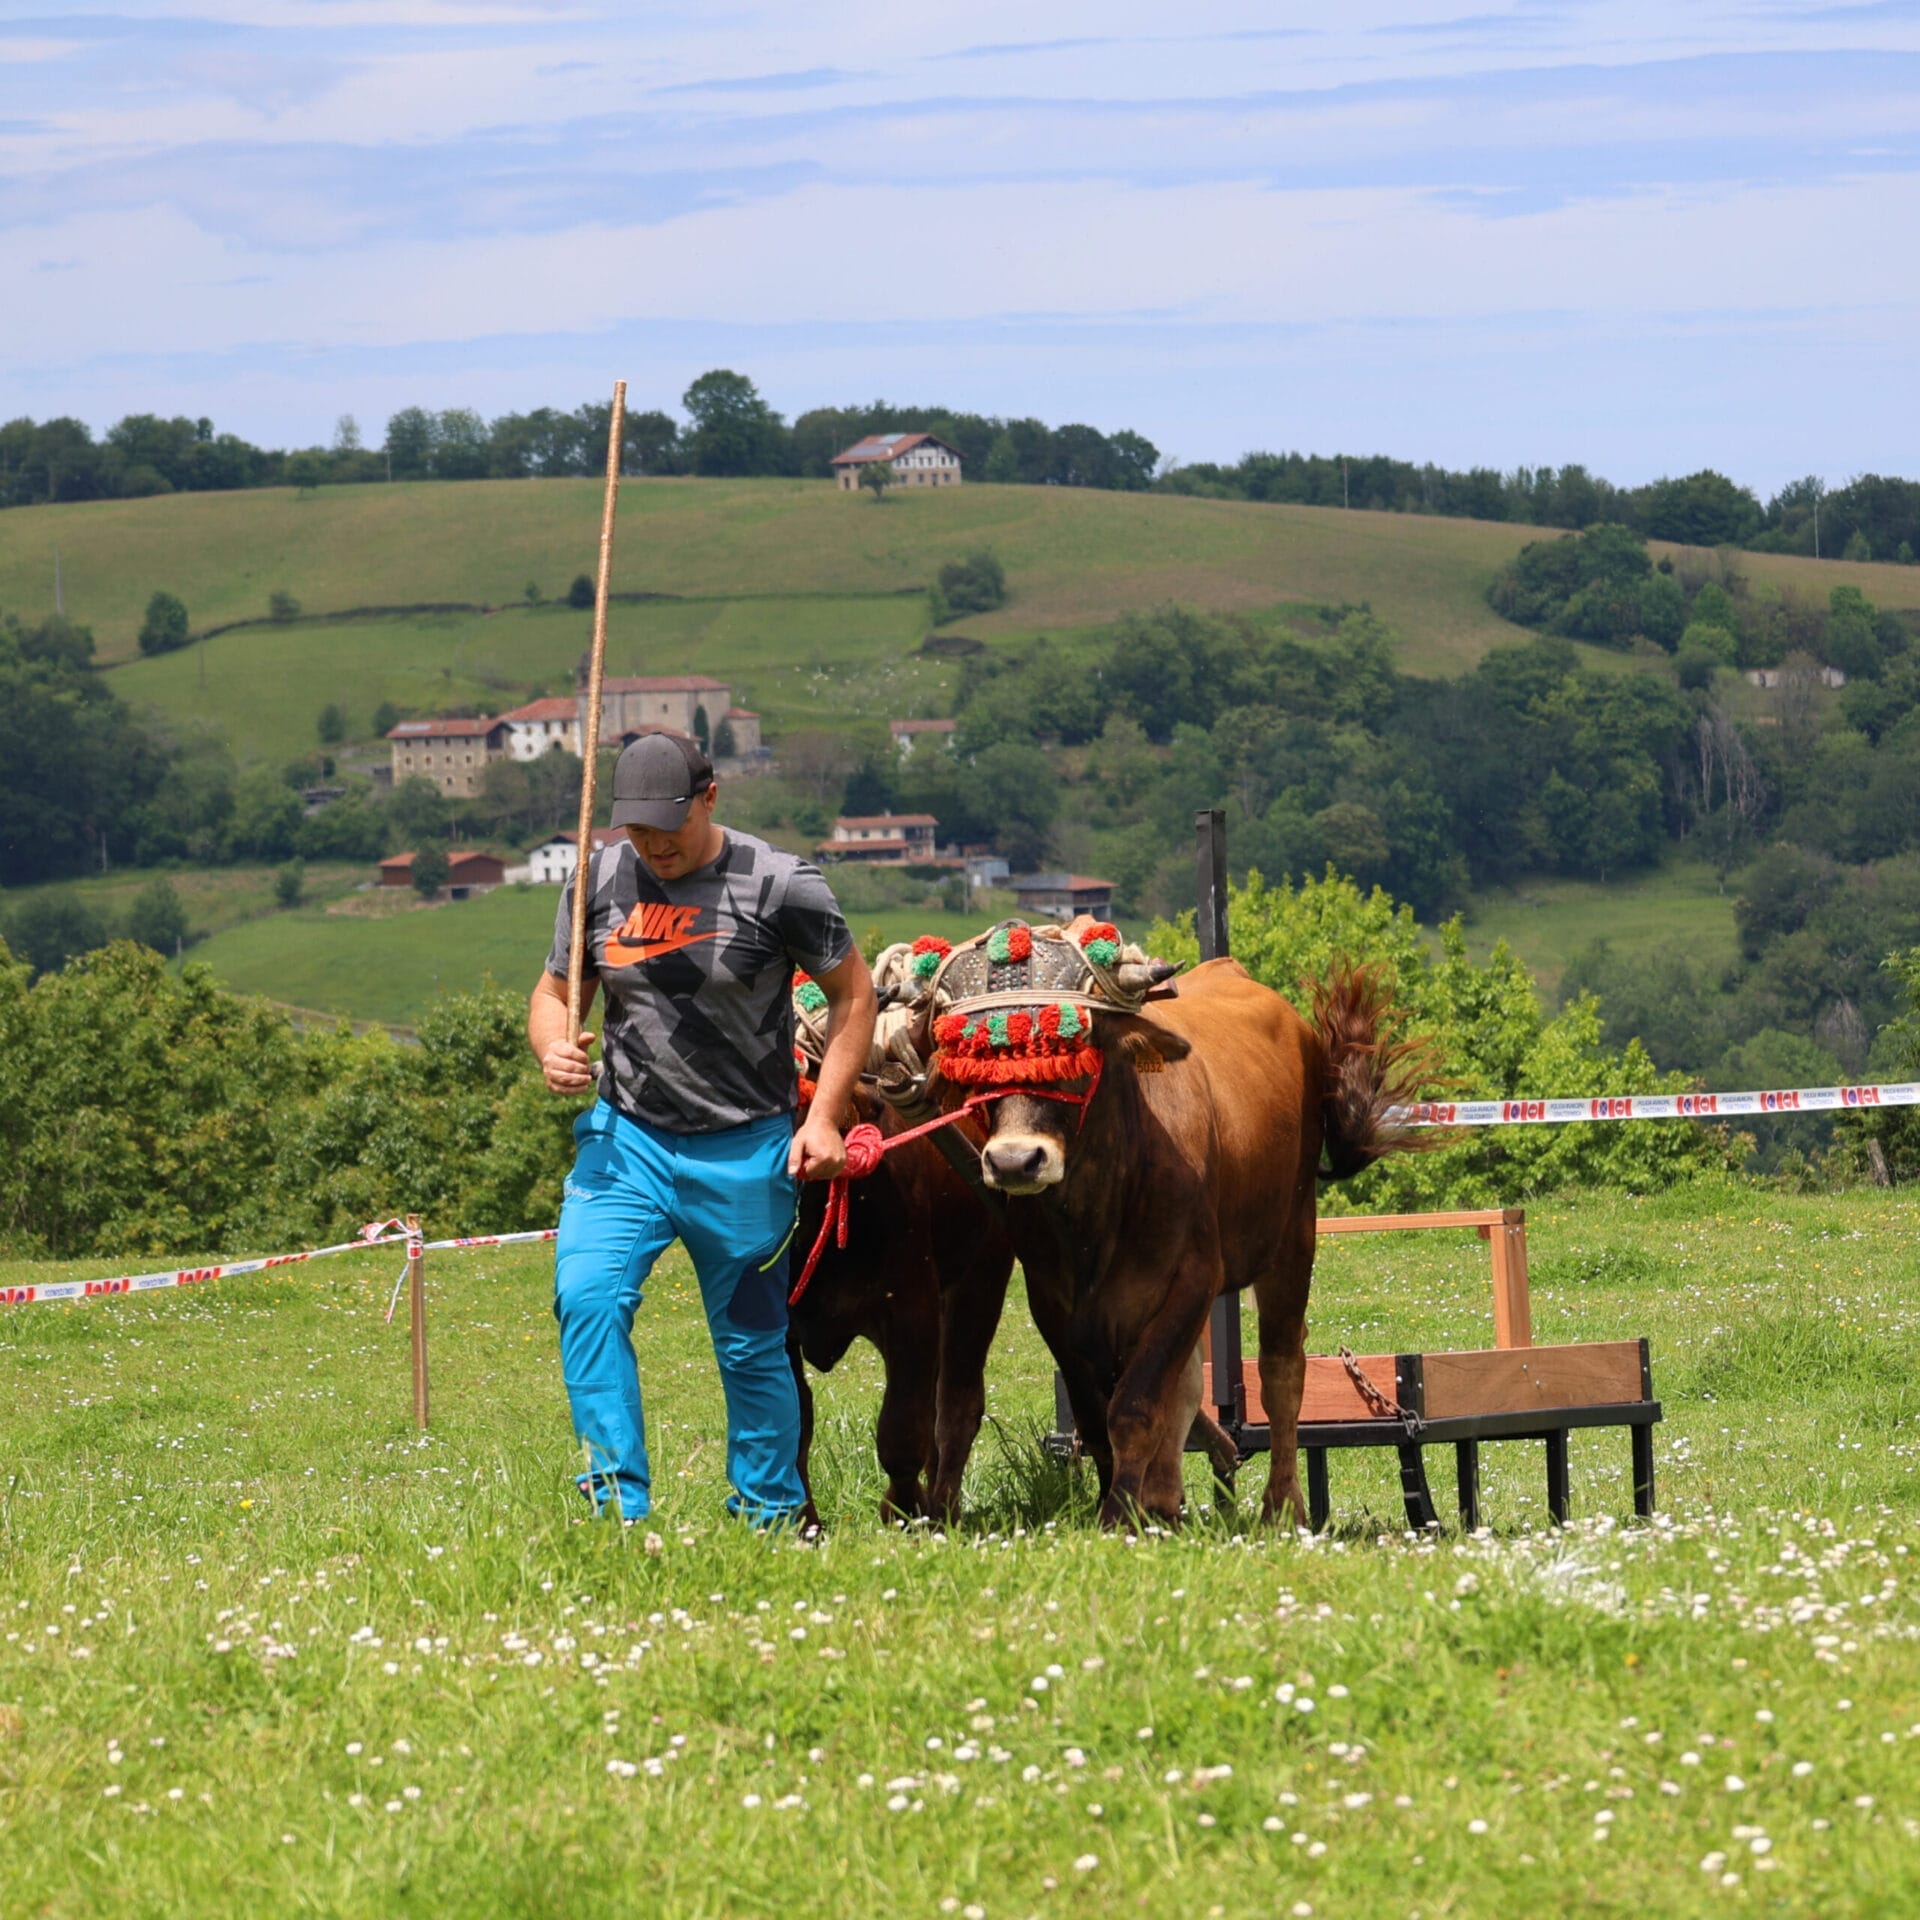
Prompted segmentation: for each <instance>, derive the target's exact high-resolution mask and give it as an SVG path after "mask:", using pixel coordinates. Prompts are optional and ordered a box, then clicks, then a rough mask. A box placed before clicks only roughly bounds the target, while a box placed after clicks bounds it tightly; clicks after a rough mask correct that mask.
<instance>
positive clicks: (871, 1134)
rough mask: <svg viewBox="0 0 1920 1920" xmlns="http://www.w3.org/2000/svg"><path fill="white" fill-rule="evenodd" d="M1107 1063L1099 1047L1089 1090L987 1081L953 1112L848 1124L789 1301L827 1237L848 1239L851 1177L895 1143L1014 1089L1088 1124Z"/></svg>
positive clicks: (808, 1280)
mask: <svg viewBox="0 0 1920 1920" xmlns="http://www.w3.org/2000/svg"><path fill="white" fill-rule="evenodd" d="M1105 1064H1106V1062H1105V1059H1104V1057H1103V1056H1102V1055H1100V1054H1098V1053H1096V1054H1095V1055H1094V1060H1093V1067H1092V1070H1091V1071H1090V1073H1089V1075H1088V1078H1087V1090H1086V1092H1085V1093H1060V1092H1058V1091H1056V1090H1055V1089H1054V1088H1052V1087H987V1088H983V1089H982V1090H981V1091H980V1092H978V1093H970V1094H968V1095H967V1097H966V1098H965V1099H964V1100H963V1101H961V1103H960V1104H959V1105H958V1106H957V1107H955V1108H954V1109H953V1111H952V1112H951V1113H942V1114H938V1115H936V1116H935V1117H934V1118H933V1119H931V1120H925V1121H922V1122H921V1124H920V1125H919V1126H917V1127H908V1128H906V1129H905V1130H904V1131H902V1132H900V1133H895V1134H884V1133H882V1132H881V1131H880V1129H879V1128H878V1127H876V1126H875V1125H874V1124H873V1123H872V1122H871V1121H868V1120H862V1121H861V1122H860V1123H859V1124H858V1125H857V1126H853V1127H849V1128H848V1129H847V1136H846V1145H847V1164H846V1169H845V1171H844V1172H841V1173H836V1174H835V1175H834V1176H833V1178H832V1180H831V1181H829V1182H828V1184H827V1210H826V1212H825V1213H824V1214H823V1215H822V1216H821V1219H820V1231H819V1233H818V1235H816V1236H815V1239H814V1242H813V1250H812V1252H810V1253H809V1254H808V1255H807V1263H806V1265H805V1266H804V1267H802V1268H801V1269H800V1278H799V1279H798V1280H796V1281H795V1282H794V1287H793V1291H792V1292H791V1293H790V1294H788V1295H787V1305H788V1306H790V1307H797V1306H798V1305H799V1304H800V1296H801V1295H802V1294H803V1293H805V1292H806V1290H807V1288H808V1287H809V1286H810V1285H811V1284H812V1281H813V1274H814V1269H815V1268H816V1267H818V1266H819V1264H820V1258H821V1255H823V1254H824V1253H825V1252H826V1250H827V1241H828V1240H829V1239H831V1240H832V1241H833V1243H834V1245H835V1246H838V1247H844V1246H845V1245H846V1244H847V1226H848V1216H849V1214H850V1212H851V1210H852V1205H853V1195H852V1192H851V1184H852V1182H854V1181H855V1180H864V1179H866V1178H867V1177H868V1175H869V1174H872V1173H876V1172H878V1171H879V1167H880V1162H881V1161H882V1160H883V1159H884V1158H885V1157H886V1156H887V1155H888V1154H890V1153H891V1152H893V1150H894V1149H895V1148H896V1147H904V1146H905V1145H906V1144H907V1142H908V1141H910V1140H919V1139H923V1138H924V1137H925V1136H926V1135H927V1134H930V1133H938V1132H939V1131H940V1129H941V1128H942V1127H950V1126H952V1125H953V1124H954V1123H955V1122H956V1121H959V1120H964V1119H965V1118H966V1117H967V1115H968V1114H970V1113H972V1112H973V1111H974V1109H975V1108H976V1107H985V1106H991V1105H992V1104H993V1102H994V1101H996V1100H1006V1099H1009V1098H1011V1097H1012V1096H1013V1095H1014V1094H1021V1095H1024V1096H1025V1097H1026V1098H1027V1099H1029V1100H1057V1101H1059V1102H1060V1104H1061V1105H1062V1106H1068V1107H1078V1108H1079V1109H1080V1119H1079V1125H1080V1126H1083V1127H1084V1126H1085V1125H1086V1124H1087V1108H1088V1107H1090V1106H1091V1105H1092V1104H1093V1096H1094V1095H1095V1094H1096V1093H1098V1092H1099V1091H1100V1073H1101V1069H1102V1068H1103V1067H1104V1066H1105Z"/></svg>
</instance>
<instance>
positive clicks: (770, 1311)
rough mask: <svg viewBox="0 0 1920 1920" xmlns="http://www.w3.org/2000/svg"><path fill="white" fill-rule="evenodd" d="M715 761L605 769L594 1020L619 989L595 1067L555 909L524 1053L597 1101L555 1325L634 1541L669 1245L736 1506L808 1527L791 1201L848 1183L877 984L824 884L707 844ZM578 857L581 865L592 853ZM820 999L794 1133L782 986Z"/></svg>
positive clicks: (564, 1223) (581, 1140)
mask: <svg viewBox="0 0 1920 1920" xmlns="http://www.w3.org/2000/svg"><path fill="white" fill-rule="evenodd" d="M718 795H719V789H718V788H717V787H716V786H715V784H714V779H713V765H712V762H711V761H709V760H708V758H707V756H706V755H705V753H703V752H702V751H701V750H700V748H699V747H698V746H696V745H695V744H694V743H693V742H692V741H690V740H683V739H681V738H679V737H678V736H676V735H674V734H667V733H655V734H647V735H644V736H643V737H642V738H640V739H638V740H636V741H635V742H634V743H633V744H632V745H631V746H630V747H628V748H627V749H626V751H625V752H624V753H622V754H621V756H620V758H619V761H618V763H617V764H616V765H615V767H614V771H613V824H614V825H615V826H616V827H624V828H625V829H626V836H625V839H624V841H622V842H620V843H618V844H614V845H609V846H608V847H606V848H604V849H602V850H601V852H600V853H599V854H597V855H595V856H594V857H593V859H592V862H591V868H590V876H591V877H590V879H589V882H588V884H589V885H590V886H591V888H592V895H591V900H590V905H589V908H588V921H587V956H588V959H587V975H586V989H585V993H584V995H583V1002H584V1004H583V1006H582V1016H583V1017H584V1014H585V1009H586V1006H589V1005H591V1004H592V998H593V992H594V988H595V987H596V986H597V985H602V986H604V987H605V988H606V994H607V1005H606V1018H605V1020H604V1022H603V1023H602V1025H603V1037H602V1045H601V1063H600V1068H599V1072H598V1075H597V1076H596V1074H595V1071H594V1068H593V1066H592V1063H591V1062H590V1061H589V1060H588V1058H587V1054H586V1047H587V1044H588V1043H589V1042H590V1041H591V1040H592V1038H593V1035H592V1034H590V1033H583V1034H581V1035H580V1037H579V1040H578V1041H577V1042H576V1041H575V1039H574V1038H573V1036H572V1035H571V1034H570V1033H569V1032H568V1031H567V1026H568V1022H567V984H566V976H567V956H568V951H569V948H570V945H571V941H572V922H573V905H572V903H573V887H574V885H576V884H578V882H579V877H580V869H579V868H578V867H576V869H575V873H574V879H573V881H572V882H570V883H569V884H568V886H567V887H566V889H565V890H564V892H563V895H562V898H561V902H560V914H559V918H558V920H557V922H556V923H555V927H554V935H553V947H552V950H551V951H550V952H549V953H548V955H547V965H546V971H545V972H544V973H543V974H542V975H541V978H540V982H539V984H538V985H537V986H536V987H535V988H534V990H533V998H532V1002H531V1004H530V1006H529V1007H528V1010H527V1038H528V1041H529V1042H530V1043H531V1045H532V1047H533V1051H534V1055H535V1057H536V1058H537V1059H538V1060H539V1062H540V1066H541V1070H542V1072H543V1073H544V1074H545V1076H546V1081H547V1085H548V1086H549V1087H550V1088H552V1090H553V1091H554V1092H555V1093H561V1094H577V1093H583V1092H585V1091H586V1090H587V1089H588V1088H589V1087H590V1086H594V1085H595V1084H596V1078H597V1091H598V1098H597V1099H596V1100H595V1101H594V1104H593V1106H592V1107H591V1108H589V1109H588V1111H586V1112H585V1113H583V1114H582V1115H581V1116H580V1117H579V1119H578V1120H576V1121H575V1122H574V1125H573V1137H574V1140H575V1142H576V1143H577V1146H578V1155H577V1157H576V1159H575V1161H574V1165H573V1172H572V1173H571V1174H570V1175H569V1176H568V1179H567V1185H566V1200H565V1204H564V1205H563V1206H562V1208H561V1212H560V1237H559V1244H558V1247H557V1249H556V1259H555V1274H554V1309H553V1310H554V1316H555V1318H556V1319H557V1320H558V1321H559V1323H560V1364H561V1371H562V1373H563V1375H564V1376H565V1379H566V1385H567V1397H568V1399H569V1401H570V1402H571V1405H572V1409H573V1425H574V1431H575V1432H576V1433H577V1434H578V1435H579V1437H580V1439H581V1440H582V1441H583V1442H584V1443H585V1445H586V1449H587V1455H586V1471H585V1472H584V1473H583V1474H582V1475H581V1476H580V1489H581V1491H582V1492H583V1493H584V1494H586V1496H587V1498H588V1499H589V1500H590V1501H591V1502H592V1503H593V1507H594V1510H595V1512H596V1513H598V1512H600V1511H602V1510H604V1509H607V1508H609V1507H611V1508H612V1509H614V1510H615V1511H617V1512H618V1513H619V1514H620V1516H621V1517H622V1518H623V1519H625V1520H628V1521H633V1520H637V1519H639V1518H640V1517H641V1516H642V1515H644V1514H645V1513H646V1512H647V1510H648V1507H649V1505H650V1503H651V1495H650V1487H649V1475H648V1468H647V1446H646V1435H645V1430H644V1427H643V1424H642V1413H641V1399H640V1379H639V1372H638V1368H637V1365H636V1363H635V1359H634V1351H633V1318H634V1313H635V1311H636V1309H637V1308H638V1307H639V1305H640V1296H641V1290H642V1288H643V1287H644V1285H645V1284H646V1279H647V1275H648V1274H649V1273H650V1272H651V1271H652V1268H653V1264H654V1262H655V1261H656V1260H657V1259H658V1258H659V1257H660V1255H661V1254H662V1253H663V1252H664V1251H665V1250H666V1248H667V1246H668V1245H669V1243H670V1242H672V1241H673V1240H675V1239H678V1240H680V1241H682V1242H683V1243H684V1244H685V1246H686V1248H687V1251H688V1252H689V1253H690V1254H691V1255H692V1256H693V1265H694V1271H695V1273H696V1274H697V1275H698V1276H699V1282H700V1297H701V1301H702V1303H703V1304H704V1306H705V1308H706V1313H707V1324H708V1326H709V1328H710V1329H711V1330H712V1333H713V1345H714V1353H715V1355H716V1357H717V1358H718V1360H719V1363H720V1379H721V1383H722V1385H723V1386H724V1387H725V1389H726V1398H727V1477H728V1479H729V1480H730V1481H731V1482H732V1485H733V1493H732V1495H731V1497H730V1498H729V1499H728V1502H727V1505H728V1507H729V1508H730V1509H731V1510H732V1511H733V1512H735V1513H738V1514H743V1515H745V1516H746V1517H747V1518H748V1519H749V1520H751V1521H752V1522H753V1523H754V1524H755V1525H756V1526H762V1527H765V1526H777V1525H781V1524H785V1523H791V1522H796V1521H799V1520H801V1519H802V1518H803V1516H804V1515H805V1513H806V1493H805V1491H804V1489H803V1488H802V1486H801V1483H800V1475H799V1470H798V1467H797V1465H796V1461H795V1455H796V1452H797V1450H798V1447H799V1439H800V1410H799V1401H798V1398H797V1396H796V1393H795V1389H794V1383H793V1374H792V1370H791V1368H790V1367H789V1365H788V1362H787V1355H786V1329H787V1287H788V1281H787V1266H788V1259H789V1252H790V1250H789V1246H788V1242H789V1241H790V1240H791V1238H792V1234H793V1223H794V1213H795V1201H796V1190H795V1184H794V1183H795V1181H796V1180H799V1179H807V1180H827V1179H831V1178H832V1177H833V1175H835V1174H837V1173H839V1172H840V1171H841V1170H842V1168H843V1167H844V1166H845V1165H846V1147H845V1145H844V1143H843V1142H842V1140H841V1138H840V1132H839V1129H838V1127H837V1126H836V1125H835V1116H836V1115H837V1114H840V1113H841V1112H843V1111H844V1110H845V1109H846V1107H847V1105H848V1099H849V1096H850V1095H851V1093H852V1091H853V1083H854V1080H855V1077H856V1075H857V1074H858V1073H859V1070H860V1068H861V1067H862V1066H864V1065H865V1064H866V1058H867V1048H868V1045H869V1043H870V1041H871V1040H872V1037H873V1025H874V1011H875V1010H874V995H873V980H872V977H871V976H870V975H869V973H868V972H867V964H866V962H865V960H863V959H862V958H861V955H860V951H859V949H858V948H857V947H856V946H855V945H854V944H853V941H852V938H851V937H850V936H849V934H848V932H847V923H846V920H845V918H844V917H843V916H842V914H841V912H840V909H839V906H838V905H837V904H836V902H835V900H834V898H833V895H832V893H831V892H830V891H829V890H828V887H827V883H826V881H825V880H823V879H822V878H821V876H820V874H819V872H818V870H817V869H816V868H814V867H812V866H809V865H808V864H807V862H806V861H804V860H801V859H799V858H798V857H797V856H795V855H793V854H790V853H782V852H781V851H779V850H778V849H777V848H774V847H770V846H768V845H767V844H766V843H765V842H764V841H761V840H756V839H753V838H751V837H750V836H749V835H746V834H742V833H734V832H730V831H728V830H726V829H724V828H722V827H719V826H717V825H716V824H715V822H714V818H713V810H714V802H715V801H716V799H717V798H718ZM582 852H583V859H584V855H585V849H583V850H582ZM796 966H798V967H801V968H804V969H805V971H806V972H808V973H810V974H811V975H812V976H813V977H814V978H815V979H816V980H817V981H819V983H820V985H821V987H822V988H823V989H824V990H825V992H826V995H827V1002H828V1031H827V1045H826V1055H825V1058H824V1059H823V1060H822V1062H821V1066H820V1075H819V1085H820V1094H819V1097H818V1098H817V1099H815V1100H814V1101H813V1103H812V1105H811V1108H810V1109H809V1111H808V1113H807V1115H806V1117H805V1119H804V1120H803V1121H802V1122H801V1124H800V1126H799V1128H798V1130H797V1131H796V1130H795V1127H794V1108H795V1102H796V1095H797V1076H796V1074H795V1070H794V1060H793V1011H792V982H793V972H794V969H795V967H796Z"/></svg>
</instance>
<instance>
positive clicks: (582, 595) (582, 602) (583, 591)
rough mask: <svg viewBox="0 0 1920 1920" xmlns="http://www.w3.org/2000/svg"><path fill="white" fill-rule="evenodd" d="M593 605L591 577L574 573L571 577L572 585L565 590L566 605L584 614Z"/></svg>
mask: <svg viewBox="0 0 1920 1920" xmlns="http://www.w3.org/2000/svg"><path fill="white" fill-rule="evenodd" d="M593 603H594V586H593V579H592V576H591V575H589V574H584V573H576V574H575V575H574V576H573V585H572V586H570V587H569V588H568V589H567V605H568V606H570V607H573V608H576V609H578V610H579V611H582V612H585V611H586V610H587V609H589V608H591V607H592V605H593Z"/></svg>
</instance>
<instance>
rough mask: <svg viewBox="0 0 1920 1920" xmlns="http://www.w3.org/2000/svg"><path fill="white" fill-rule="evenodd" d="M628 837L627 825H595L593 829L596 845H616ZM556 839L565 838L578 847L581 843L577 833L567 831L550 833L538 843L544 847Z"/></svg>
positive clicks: (569, 843) (570, 844) (572, 845)
mask: <svg viewBox="0 0 1920 1920" xmlns="http://www.w3.org/2000/svg"><path fill="white" fill-rule="evenodd" d="M626 837H627V830H626V828H625V827H595V828H594V830H593V844H594V845H595V846H596V847H610V846H613V845H616V844H617V843H618V842H620V841H622V840H624V839H625V838H626ZM556 840H564V841H565V842H566V843H567V845H568V846H570V847H577V846H578V845H579V844H580V836H579V835H578V834H577V833H565V832H562V833H550V834H548V835H547V837H546V839H544V840H542V841H540V842H538V844H539V845H540V846H543V847H546V846H551V845H552V844H553V842H554V841H556Z"/></svg>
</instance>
